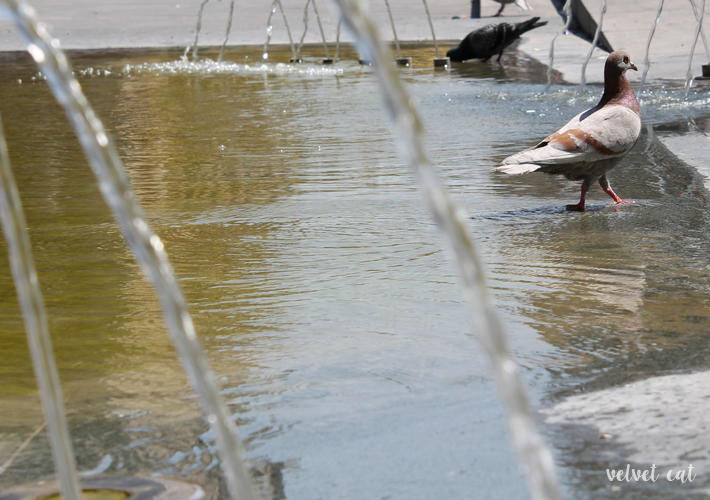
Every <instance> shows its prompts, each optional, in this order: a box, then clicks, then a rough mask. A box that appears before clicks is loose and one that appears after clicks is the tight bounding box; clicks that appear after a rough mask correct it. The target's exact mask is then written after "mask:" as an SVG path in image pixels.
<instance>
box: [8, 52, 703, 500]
mask: <svg viewBox="0 0 710 500" xmlns="http://www.w3.org/2000/svg"><path fill="white" fill-rule="evenodd" d="M410 50H411V51H413V52H414V53H413V55H415V68H414V69H402V76H403V78H404V79H405V81H406V82H407V84H408V88H409V90H410V92H411V93H412V94H413V95H414V96H416V98H417V99H418V101H419V103H420V104H419V105H420V109H421V113H422V116H423V119H424V123H425V126H426V129H427V132H428V145H427V146H428V149H429V151H430V155H431V157H432V162H433V163H434V164H435V165H436V166H437V167H438V169H439V171H440V173H441V176H442V177H443V179H444V180H445V183H446V185H447V186H448V187H449V189H450V191H451V193H452V196H453V198H454V199H455V200H456V201H457V202H458V203H459V204H460V207H461V209H462V210H463V211H464V212H465V213H466V214H467V215H468V216H469V217H470V228H471V232H472V233H473V234H474V235H475V238H476V240H477V242H478V245H479V249H480V252H481V253H482V256H483V258H484V260H485V262H486V264H487V272H488V277H489V283H490V286H491V288H492V291H493V294H494V296H495V299H496V301H497V303H498V305H499V308H500V311H501V314H502V316H503V318H504V320H505V322H506V324H507V328H508V331H509V333H510V336H511V345H512V348H513V350H514V351H515V355H516V357H517V358H518V359H519V361H520V363H521V365H522V366H523V367H524V370H525V372H524V375H525V378H526V380H527V382H528V384H529V385H530V387H531V393H532V395H533V400H534V402H535V404H536V406H538V407H540V406H546V405H549V404H550V403H551V402H553V401H555V400H556V399H557V398H559V397H560V396H561V395H565V394H569V393H573V392H578V391H580V390H585V389H586V388H590V389H592V388H597V387H606V386H609V385H613V384H617V383H621V382H624V381H628V380H636V379H639V378H645V377H648V376H651V375H656V374H663V373H667V372H669V371H672V372H677V371H679V370H681V371H682V370H687V369H696V368H704V367H705V365H706V364H707V362H706V361H705V359H706V356H705V354H706V353H707V352H708V350H709V343H708V338H707V327H708V324H710V313H708V311H707V305H708V287H709V286H710V271H709V270H708V268H709V264H710V262H709V259H708V252H709V250H708V248H710V247H709V246H708V238H709V237H708V216H707V209H708V193H707V190H706V188H705V184H704V182H705V181H704V178H703V177H702V176H701V175H700V174H699V173H698V172H697V171H696V170H694V169H693V168H691V167H690V166H688V165H686V164H685V163H683V162H681V161H680V160H678V158H677V157H676V156H674V155H673V154H672V153H671V152H670V151H669V150H668V149H667V148H666V147H665V146H664V145H663V143H662V141H661V140H660V139H659V137H661V138H662V137H665V136H679V135H681V134H684V133H686V132H688V131H689V130H691V129H693V130H695V131H696V133H697V130H700V131H701V132H703V133H704V132H705V130H706V119H707V114H706V109H707V105H708V102H710V94H709V93H707V92H706V91H705V90H704V89H702V88H701V89H699V90H697V91H695V92H691V95H690V97H689V100H688V101H687V102H684V101H683V100H682V95H683V92H682V89H676V88H672V87H670V86H669V87H667V88H666V87H661V86H659V87H657V88H655V89H651V90H648V91H646V93H645V94H644V96H643V98H644V101H643V102H644V119H645V128H644V132H643V135H642V137H641V139H640V141H639V143H638V145H637V146H636V148H635V149H634V151H633V152H632V153H631V154H630V155H629V156H628V157H627V158H626V159H625V160H624V161H623V162H622V163H621V165H620V166H619V167H617V168H616V169H615V170H614V171H613V172H612V174H611V176H610V178H611V182H612V184H613V185H614V189H615V190H616V192H617V193H619V195H620V196H622V197H624V198H630V199H633V200H636V201H637V203H636V204H635V205H623V206H613V205H610V200H609V199H608V197H607V196H606V195H605V194H604V193H603V192H602V191H601V189H599V188H598V187H595V188H593V190H592V192H591V195H590V200H589V201H590V203H591V204H592V205H593V207H592V210H590V211H588V212H586V213H584V214H579V213H567V212H565V211H564V208H563V207H564V205H565V204H567V203H571V202H575V201H576V200H577V197H578V185H577V183H572V182H569V181H566V180H564V179H558V178H552V177H547V176H543V175H528V176H521V177H508V176H503V175H501V174H495V173H492V172H491V171H490V169H491V167H493V166H495V165H496V164H498V163H499V162H500V160H501V159H502V158H504V157H505V156H507V155H509V154H512V153H514V152H516V151H518V150H520V149H522V148H524V147H528V146H530V145H533V144H535V143H536V141H538V140H540V139H541V138H542V137H545V136H546V135H548V134H549V133H550V132H552V131H554V130H556V129H557V128H558V127H559V126H561V125H563V124H564V123H565V122H566V120H567V119H568V118H570V117H572V116H573V115H575V114H576V113H578V112H580V111H582V110H583V109H586V108H588V107H591V106H592V105H594V104H595V103H596V101H597V100H598V98H599V94H600V89H599V88H595V87H591V88H588V92H587V93H585V94H584V95H581V96H580V95H579V90H578V88H577V87H569V86H564V85H558V86H556V87H553V91H552V92H551V93H549V94H542V92H543V90H544V86H545V85H544V84H545V77H546V69H545V67H544V66H542V65H541V64H539V63H537V62H536V61H534V60H531V59H528V58H526V57H524V56H523V55H522V54H518V53H515V52H511V53H510V54H508V55H507V56H506V57H505V58H504V60H503V62H504V65H503V66H498V65H496V64H467V65H457V66H455V67H454V68H453V69H452V71H450V72H446V71H437V72H434V71H433V70H430V69H426V68H428V67H429V66H430V62H431V61H430V59H433V50H431V49H430V48H427V47H420V48H418V49H416V50H415V49H413V48H412V49H410ZM289 53H290V52H288V51H283V52H278V51H276V52H275V53H274V54H272V57H270V60H272V59H275V60H285V59H286V58H287V57H288V56H287V54H289ZM205 54H206V55H209V53H208V52H205ZM259 57H260V54H258V52H253V51H250V50H246V49H245V50H242V51H235V52H233V53H231V54H229V56H228V57H225V59H226V60H228V61H232V62H228V63H224V64H216V63H213V62H211V61H209V60H202V61H198V62H197V63H189V62H187V61H180V60H179V54H178V53H163V54H147V53H141V54H135V53H134V54H123V53H114V54H107V55H105V56H102V57H101V58H97V57H96V56H94V55H90V54H89V55H81V54H77V55H76V58H75V60H74V66H75V69H76V70H77V75H78V76H79V80H80V82H81V84H82V86H83V88H84V91H85V93H86V94H87V97H88V98H89V100H90V101H91V103H92V104H93V106H94V108H95V110H96V111H97V114H98V115H99V116H100V117H101V118H102V119H103V121H104V123H105V125H106V127H107V129H108V130H109V131H110V132H111V133H112V135H113V137H114V138H115V140H116V142H117V145H118V148H119V151H120V154H121V157H122V158H123V160H124V162H125V164H126V167H127V169H128V170H129V172H130V175H131V178H132V182H133V187H134V189H135V191H136V192H137V194H138V195H139V196H140V199H141V200H142V203H143V206H144V208H145V210H146V212H147V213H148V214H149V216H150V218H151V222H152V224H153V227H154V229H155V231H156V232H157V233H158V234H159V235H160V236H161V238H162V239H163V241H164V243H165V246H166V248H167V250H168V253H169V255H170V257H171V261H172V263H173V265H174V266H175V268H176V273H177V275H178V277H179V278H180V279H181V284H182V287H183V288H184V291H185V293H186V296H187V299H188V301H189V303H190V304H191V311H192V313H193V315H194V320H195V323H196V326H197V330H198V332H199V334H200V335H201V337H202V339H203V341H204V344H205V346H206V348H207V349H208V351H209V356H210V359H211V361H212V363H213V365H214V367H215V369H216V371H217V372H218V375H219V378H220V381H221V383H222V385H223V388H224V393H225V396H226V398H227V400H228V401H229V404H230V407H231V408H232V409H233V410H234V414H235V418H237V419H238V422H239V424H240V430H241V433H242V437H243V438H244V439H245V440H246V446H247V448H248V457H249V458H250V459H251V460H252V463H253V466H254V468H255V474H256V476H257V477H258V480H259V481H260V484H261V485H262V487H263V488H264V491H266V492H267V496H269V497H270V498H274V499H279V498H288V499H294V500H295V499H311V498H358V499H373V498H390V499H405V498H406V499H432V498H471V492H472V491H476V492H480V494H477V497H478V498H526V497H527V492H526V489H525V484H524V480H523V479H522V478H521V476H520V474H519V471H518V469H517V464H516V462H515V459H514V457H513V454H512V452H511V447H510V445H509V444H508V438H507V435H506V432H507V431H506V425H505V419H504V416H503V414H502V408H501V404H500V402H499V400H498V396H497V394H496V392H495V388H494V384H493V381H492V379H491V376H490V374H489V368H488V365H487V360H486V359H485V358H484V357H483V355H482V352H481V350H480V349H479V347H478V345H477V343H476V340H475V338H474V337H473V336H472V335H471V333H470V328H469V324H468V321H467V312H466V310H465V308H464V306H463V304H462V300H461V297H460V291H459V289H458V286H457V279H456V277H455V275H454V269H453V266H452V265H451V263H450V261H449V256H448V254H447V252H446V251H445V250H444V249H443V248H442V244H441V243H440V241H439V238H438V235H437V233H436V228H435V227H434V225H433V222H432V221H431V220H430V217H429V215H428V214H427V212H426V210H425V209H424V208H423V206H422V203H421V202H420V199H419V195H418V192H417V189H416V187H415V186H414V183H413V178H412V175H411V174H410V173H409V171H408V170H407V169H406V168H405V167H404V166H403V164H402V162H401V160H400V158H399V156H398V154H397V146H396V144H395V143H394V142H393V137H392V135H391V133H390V131H389V129H388V124H387V121H386V119H385V117H384V115H383V113H382V111H381V110H380V102H379V96H378V94H377V89H376V88H375V86H374V82H373V79H372V78H371V75H370V73H371V70H370V69H369V68H368V67H362V66H360V65H358V64H357V62H356V61H354V60H352V59H349V60H345V61H342V62H340V63H338V64H336V65H334V66H321V65H319V64H317V61H316V59H314V60H313V61H311V62H308V61H307V62H306V63H305V64H303V65H298V66H294V65H289V64H285V63H269V64H268V65H261V64H260V63H256V62H255V61H258V60H259ZM279 58H280V59H279ZM0 64H1V66H2V72H1V73H0V92H1V95H2V98H1V99H0V112H1V113H2V118H3V121H4V126H5V129H6V134H7V140H8V143H9V148H10V156H11V161H12V164H13V170H14V171H15V175H16V178H17V181H18V184H19V187H20V191H21V195H22V200H23V203H24V206H25V209H26V211H27V218H28V223H29V227H30V234H31V238H32V242H33V245H34V248H35V252H36V254H35V257H36V260H37V265H38V271H39V277H40V281H41V285H42V288H43V290H44V292H45V300H46V303H47V309H48V316H49V320H50V329H51V331H52V335H53V339H54V343H55V350H56V354H57V357H58V362H59V366H60V373H61V377H62V381H63V384H64V387H65V396H66V398H67V406H68V409H69V412H70V420H71V422H72V432H73V435H74V437H75V446H76V448H77V452H78V454H79V461H80V468H82V469H83V470H85V471H90V472H94V473H97V472H104V473H107V474H122V475H128V474H144V475H145V474H147V475H150V474H158V475H167V476H172V477H181V478H184V479H189V480H193V481H197V482H200V483H201V484H203V485H205V487H206V489H207V490H208V493H209V495H211V496H213V497H214V496H216V495H223V494H224V493H223V489H222V492H219V491H217V485H218V481H215V479H216V478H218V477H219V471H218V469H219V467H217V466H216V463H217V462H216V458H215V455H214V448H213V442H212V439H211V436H210V433H209V432H207V427H206V426H205V424H204V423H203V422H202V420H201V418H200V414H199V409H198V407H197V403H196V400H195V398H194V397H193V396H192V394H191V392H190V390H189V388H188V387H187V384H186V378H185V376H184V374H183V372H182V369H181V367H180V365H179V363H178V361H177V359H176V356H175V353H174V352H173V349H172V347H171V345H170V342H169V339H168V337H167V334H166V333H165V331H164V327H163V324H162V319H161V314H160V307H159V304H158V302H157V301H156V299H155V298H154V296H153V293H152V290H151V288H150V285H149V284H148V282H147V280H146V279H145V278H144V277H143V276H142V274H141V272H140V270H139V269H138V267H137V266H136V264H135V263H134V262H133V259H132V257H131V255H130V253H129V251H128V250H127V248H126V246H125V244H124V243H123V241H122V239H121V236H120V232H119V230H118V228H117V226H116V224H115V223H114V221H113V220H112V218H111V214H110V213H109V210H108V209H107V208H106V206H105V205H104V203H103V201H102V199H101V196H100V194H99V191H98V189H97V186H96V181H95V179H94V177H93V175H92V173H91V171H90V168H89V166H88V164H87V162H86V160H85V159H84V158H83V155H82V153H81V151H80V148H79V145H78V142H77V141H76V139H75V137H74V135H73V132H72V131H71V129H70V127H69V125H68V122H67V121H66V119H65V118H64V117H63V115H62V112H61V110H60V108H59V107H58V105H57V104H55V103H54V101H53V98H52V97H51V94H50V91H49V89H48V86H47V84H46V82H45V81H44V80H43V79H42V76H41V75H38V74H37V73H36V69H35V68H34V67H33V66H32V65H30V64H29V62H28V61H27V60H25V59H24V58H23V57H19V56H13V55H5V56H3V57H2V58H1V59H0ZM422 68H424V69H422ZM558 80H559V77H558ZM632 83H633V82H632ZM701 137H703V140H706V138H704V136H702V135H701ZM2 245H3V246H1V247H0V249H2V250H1V251H2V252H3V254H4V253H5V247H4V243H2ZM0 268H1V269H0V297H1V298H2V300H1V301H0V331H1V332H2V333H1V335H2V336H1V337H0V339H1V341H2V351H3V356H2V358H1V359H0V380H1V381H2V384H0V465H1V464H2V462H4V461H5V460H7V459H8V458H9V457H10V456H11V455H12V453H13V451H14V450H15V449H17V447H18V446H19V445H20V444H21V443H22V442H23V441H25V440H26V439H27V437H28V436H29V435H30V434H31V433H32V432H33V431H34V430H35V429H37V428H38V427H39V426H41V424H42V421H43V416H42V413H41V409H40V407H39V405H38V402H37V395H36V389H35V382H34V378H33V375H32V369H31V363H30V359H29V354H28V351H27V347H26V341H25V338H24V332H23V326H22V320H21V317H20V313H19V309H18V305H17V300H16V298H15V295H14V288H13V285H12V280H11V277H10V271H9V268H8V265H7V260H6V258H4V257H3V258H2V259H0ZM545 432H546V433H547V435H548V437H549V439H550V440H551V441H552V444H553V447H554V448H555V453H556V456H557V459H558V463H559V465H560V468H561V471H560V474H561V477H562V480H563V483H564V484H565V485H566V487H567V489H568V493H569V496H570V498H572V497H578V498H587V497H589V498H601V497H602V496H604V495H606V494H609V495H612V497H613V495H614V494H615V493H614V492H610V491H607V490H606V489H605V487H600V486H599V485H602V478H603V474H604V472H603V468H604V463H605V462H604V459H603V458H599V457H601V456H603V453H604V450H602V451H599V452H598V453H599V454H597V455H594V456H586V455H584V451H583V450H582V451H580V450H579V449H577V448H575V446H574V445H573V444H570V443H574V437H568V436H566V435H565V434H564V433H557V432H556V431H554V430H553V429H549V428H548V429H546V430H545ZM607 452H608V450H607ZM49 457H50V454H49V449H48V446H47V441H46V439H45V438H44V437H43V434H42V433H40V434H39V436H38V437H37V438H35V439H34V440H32V441H31V442H30V443H29V445H28V446H27V447H26V448H25V449H24V451H23V452H22V453H21V454H20V455H19V456H18V457H17V458H16V459H15V460H14V461H13V462H12V463H11V464H9V467H8V469H7V471H6V472H5V473H4V474H2V475H0V486H9V485H13V484H17V483H21V482H25V481H29V480H34V479H36V478H39V477H44V476H46V475H49V474H51V472H52V467H51V462H50V458H49ZM607 482H608V481H607ZM707 482H708V480H707V479H705V480H704V485H705V486H707ZM602 486H603V485H602ZM600 488H601V489H600ZM570 492H574V493H570ZM644 494H645V496H646V497H647V498H648V497H649V495H650V496H651V497H652V496H653V494H654V491H653V490H651V491H650V492H646V493H644ZM614 498H616V497H614ZM619 498H620V497H619ZM659 498H663V496H660V497H659Z"/></svg>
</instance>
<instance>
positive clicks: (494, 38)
mask: <svg viewBox="0 0 710 500" xmlns="http://www.w3.org/2000/svg"><path fill="white" fill-rule="evenodd" d="M539 20H540V18H539V17H533V18H532V19H528V20H527V21H523V22H522V23H518V24H510V23H501V24H497V25H496V24H489V25H488V26H484V27H483V28H479V29H477V30H475V31H472V32H471V33H469V34H468V35H466V38H464V39H463V41H462V42H461V43H460V44H459V46H458V47H455V48H453V49H451V50H449V51H448V52H447V53H446V56H447V57H448V58H449V59H451V61H453V62H461V61H466V60H468V59H483V61H487V60H488V59H490V58H491V57H493V56H494V55H496V54H498V59H497V60H498V61H499V62H500V58H501V56H502V55H503V49H505V48H506V47H507V46H508V45H510V44H511V43H513V42H514V41H515V40H517V39H518V38H520V35H522V34H523V33H525V32H527V31H530V30H531V29H533V28H539V27H540V26H545V25H546V24H547V21H543V22H541V23H539V22H538V21H539Z"/></svg>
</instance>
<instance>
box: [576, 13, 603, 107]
mask: <svg viewBox="0 0 710 500" xmlns="http://www.w3.org/2000/svg"><path fill="white" fill-rule="evenodd" d="M604 14H606V0H604V3H603V4H602V11H601V12H600V13H599V24H598V25H597V31H596V32H595V33H594V40H592V46H591V47H590V48H589V53H588V54H587V58H586V59H585V60H584V64H583V65H582V85H581V86H580V87H579V93H580V94H581V93H582V92H584V87H585V85H586V84H587V64H589V60H590V59H591V58H592V54H594V49H596V48H597V42H598V41H599V35H600V34H601V32H602V23H603V22H604Z"/></svg>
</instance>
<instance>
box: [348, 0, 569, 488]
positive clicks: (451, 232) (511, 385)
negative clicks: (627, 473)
mask: <svg viewBox="0 0 710 500" xmlns="http://www.w3.org/2000/svg"><path fill="white" fill-rule="evenodd" d="M336 5H337V6H338V9H339V11H340V15H341V17H342V19H343V20H344V21H345V23H346V24H347V26H348V27H349V28H350V30H351V31H352V32H353V34H354V35H355V38H356V39H357V43H358V45H359V47H360V50H361V51H362V52H363V53H364V54H367V57H368V58H369V59H370V60H371V62H372V66H373V68H374V70H375V71H374V73H375V76H376V77H377V80H378V83H379V86H380V92H381V94H382V97H383V101H384V107H385V109H386V110H387V112H388V114H389V116H390V118H391V120H392V124H393V128H394V130H395V133H396V134H397V136H398V137H399V139H400V141H399V145H400V149H401V153H402V155H403V156H404V157H405V159H406V161H407V163H408V164H409V166H410V168H411V169H412V170H413V172H414V174H415V176H416V178H417V181H418V184H419V186H420V188H421V192H422V195H423V196H424V200H425V203H426V205H427V206H428V208H429V210H430V211H431V212H432V214H433V216H434V219H435V221H436V223H437V225H438V226H439V228H440V230H441V231H442V233H443V234H444V236H445V237H446V239H447V241H448V243H449V245H450V247H451V248H452V250H453V253H454V256H455V262H456V265H457V268H458V272H459V276H460V278H461V280H462V285H463V289H464V296H465V298H466V299H467V301H468V303H469V306H470V308H471V313H472V315H471V316H472V320H473V326H474V330H475V332H476V334H477V335H478V339H479V341H480V342H481V344H482V345H483V347H484V348H485V350H486V352H487V353H488V355H489V358H490V360H491V363H492V366H493V371H494V373H495V377H496V381H497V384H498V388H499V390H500V392H501V394H502V397H503V401H504V403H505V405H506V407H507V409H508V418H509V425H510V429H511V430H512V434H513V441H514V443H515V445H516V447H517V450H518V453H519V455H520V458H521V460H522V463H523V464H524V467H525V468H526V469H527V473H528V478H529V483H530V488H531V491H532V496H533V498H534V499H535V500H557V499H559V498H560V495H559V492H558V489H557V479H556V474H555V470H554V464H553V460H552V454H551V453H550V451H549V450H548V449H547V447H546V446H545V444H544V443H543V441H542V438H541V436H540V434H539V432H538V430H537V428H536V425H535V420H534V418H533V415H532V410H531V409H530V404H529V401H528V397H527V393H526V391H525V388H524V386H523V383H522V380H521V378H520V374H519V371H518V366H517V364H516V363H515V361H513V359H512V357H511V355H510V353H509V351H508V348H507V345H506V339H505V333H504V331H503V326H502V324H501V322H500V319H499V318H498V315H497V313H496V312H495V310H494V308H493V307H492V305H491V304H490V299H489V298H488V293H487V287H486V283H485V278H484V276H483V268H482V265H481V263H480V261H479V258H478V255H477V252H476V250H475V247H474V244H473V241H472V239H471V237H470V236H469V234H468V229H467V228H466V226H465V224H464V222H463V221H462V219H461V217H460V215H459V212H458V209H457V207H456V206H455V205H454V204H453V202H452V201H451V200H450V199H449V197H448V194H447V193H446V190H445V189H444V187H443V186H442V185H441V183H440V181H439V178H438V176H437V175H436V173H435V172H434V170H433V168H432V167H431V165H430V163H429V160H428V158H427V154H426V152H425V151H424V148H423V146H422V145H423V143H424V141H423V137H422V135H423V129H422V124H421V121H420V119H419V116H418V113H417V111H416V109H415V108H414V106H413V104H412V101H411V99H409V97H408V95H407V92H406V90H405V89H404V87H403V86H402V83H401V81H400V80H399V77H398V75H397V73H396V72H395V70H394V65H393V64H391V56H390V54H389V51H388V50H387V49H386V47H385V46H384V45H383V44H382V42H381V41H380V39H379V36H378V34H377V28H376V27H375V24H374V23H373V22H372V21H371V20H370V18H369V14H368V12H367V6H366V5H365V3H364V2H362V1H360V0H336Z"/></svg>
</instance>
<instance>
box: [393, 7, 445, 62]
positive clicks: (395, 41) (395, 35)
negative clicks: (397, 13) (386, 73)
mask: <svg viewBox="0 0 710 500" xmlns="http://www.w3.org/2000/svg"><path fill="white" fill-rule="evenodd" d="M385 5H386V6H387V14H389V16H390V23H391V24H392V35H394V45H395V47H397V57H398V58H401V57H402V52H401V51H400V50H399V40H398V39H397V29H396V28H395V27H394V17H392V8H391V7H390V2H389V0H385ZM436 57H439V55H438V54H437V56H436Z"/></svg>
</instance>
